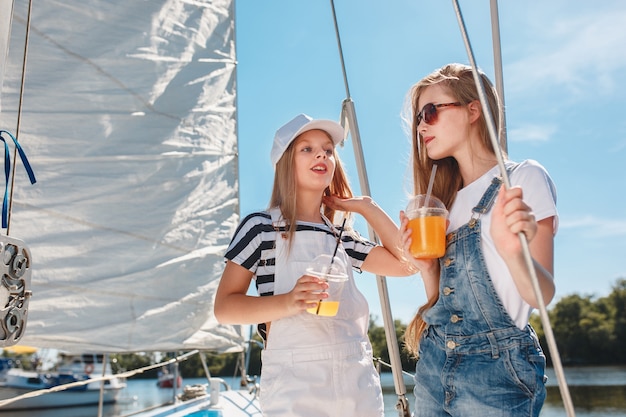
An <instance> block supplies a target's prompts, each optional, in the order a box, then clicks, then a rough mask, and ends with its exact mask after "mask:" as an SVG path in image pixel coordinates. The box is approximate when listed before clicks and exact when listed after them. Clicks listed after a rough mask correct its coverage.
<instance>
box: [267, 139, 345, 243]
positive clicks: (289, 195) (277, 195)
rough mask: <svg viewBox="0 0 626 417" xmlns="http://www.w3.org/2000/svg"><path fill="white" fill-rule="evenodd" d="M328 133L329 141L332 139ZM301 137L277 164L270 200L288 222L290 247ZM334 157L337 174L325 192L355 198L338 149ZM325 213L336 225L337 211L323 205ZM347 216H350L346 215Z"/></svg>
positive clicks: (293, 230)
mask: <svg viewBox="0 0 626 417" xmlns="http://www.w3.org/2000/svg"><path fill="white" fill-rule="evenodd" d="M322 132H324V133H326V135H327V136H328V137H329V139H331V141H332V138H331V137H330V135H329V134H328V133H327V132H326V131H324V130H322ZM298 138H299V136H298V137H296V138H295V139H294V140H293V141H292V142H291V143H290V144H289V146H288V147H287V149H286V150H285V152H284V153H283V155H282V157H281V158H280V159H279V161H278V162H277V163H276V171H275V173H274V186H273V188H272V196H271V198H270V207H278V208H280V211H281V213H282V215H283V219H284V220H285V222H286V227H287V239H288V240H289V247H290V248H291V243H292V242H293V235H294V233H295V232H296V228H295V224H296V201H297V200H296V193H297V192H298V188H297V186H296V177H295V175H294V154H295V151H294V148H295V145H294V144H295V143H296V141H297V140H298ZM333 156H334V157H335V172H334V174H333V178H332V180H331V182H330V185H329V186H328V188H327V189H326V190H325V194H326V195H330V194H333V195H336V196H338V197H340V198H351V197H353V196H354V194H353V193H352V189H351V188H350V183H349V181H348V176H347V175H346V172H345V170H344V169H343V165H342V163H341V159H340V158H339V154H338V153H337V149H336V147H334V148H333ZM322 207H323V213H324V216H326V218H328V219H329V220H330V221H331V222H332V223H333V224H335V222H336V219H335V214H336V213H335V210H333V209H331V208H330V207H328V206H326V205H324V204H322ZM346 215H348V214H347V213H346Z"/></svg>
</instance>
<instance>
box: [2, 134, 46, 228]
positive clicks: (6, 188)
mask: <svg viewBox="0 0 626 417" xmlns="http://www.w3.org/2000/svg"><path fill="white" fill-rule="evenodd" d="M3 133H6V134H7V135H9V136H10V137H11V139H13V143H15V148H16V149H17V152H18V153H19V154H20V158H21V159H22V164H24V168H25V169H26V173H27V174H28V178H29V179H30V183H31V184H34V183H36V182H37V180H36V179H35V173H34V172H33V169H32V168H31V167H30V163H29V162H28V158H26V154H25V153H24V151H23V150H22V147H21V146H20V144H19V142H18V141H17V139H15V136H13V135H12V134H11V132H8V131H6V130H0V140H2V142H3V143H4V177H5V183H4V200H3V201H2V228H3V229H6V228H7V226H8V224H7V223H8V220H7V219H8V202H9V176H10V173H11V156H10V155H9V145H8V144H7V142H6V141H5V139H4V137H3V136H2V134H3Z"/></svg>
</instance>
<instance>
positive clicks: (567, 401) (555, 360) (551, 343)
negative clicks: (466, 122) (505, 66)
mask: <svg viewBox="0 0 626 417" xmlns="http://www.w3.org/2000/svg"><path fill="white" fill-rule="evenodd" d="M452 3H453V4H454V10H455V12H456V16H457V19H458V22H459V27H460V29H461V34H462V36H463V41H464V43H465V48H466V49H467V55H468V58H469V60H470V64H471V66H472V73H473V75H474V82H475V83H476V88H477V90H478V96H479V98H480V103H481V105H482V108H483V113H484V114H485V119H486V121H487V128H488V130H489V136H490V138H491V144H492V146H493V148H494V150H495V153H496V157H497V158H498V165H499V167H500V175H501V176H502V179H503V182H504V186H505V187H506V188H507V189H508V188H510V187H511V184H510V181H509V176H508V173H507V171H506V168H505V167H504V158H503V156H502V149H501V147H500V143H499V142H498V135H497V133H496V128H495V124H494V121H493V116H492V114H491V112H490V111H489V106H488V104H487V99H486V97H485V86H484V85H483V82H482V79H481V78H480V75H479V73H478V68H477V67H476V62H475V60H474V53H473V51H472V46H471V44H470V41H469V38H468V36H467V29H466V27H465V22H464V21H463V16H462V14H461V9H460V7H459V2H458V0H452ZM518 236H519V238H520V242H521V244H522V250H523V253H524V258H525V261H526V265H527V267H528V271H529V273H530V278H531V283H532V286H533V290H534V291H535V297H536V298H537V303H538V304H539V315H540V316H541V323H542V324H543V330H544V332H545V336H546V340H547V342H548V348H549V350H550V355H551V357H552V365H553V367H554V371H555V373H556V376H557V379H558V381H559V389H560V391H561V397H562V398H563V404H564V406H565V410H566V411H567V415H568V416H569V417H573V416H574V415H575V414H574V407H573V405H572V399H571V397H570V393H569V389H568V387H567V384H566V382H565V374H564V373H563V366H562V364H561V358H560V356H559V351H558V349H557V346H556V341H555V339H554V333H553V332H552V326H551V325H550V318H549V317H548V311H547V309H546V305H545V302H544V300H543V295H542V293H541V289H540V288H539V281H538V279H537V272H536V271H535V267H534V265H533V259H532V256H531V254H530V249H529V248H528V241H527V240H526V235H525V234H524V233H523V232H520V233H518Z"/></svg>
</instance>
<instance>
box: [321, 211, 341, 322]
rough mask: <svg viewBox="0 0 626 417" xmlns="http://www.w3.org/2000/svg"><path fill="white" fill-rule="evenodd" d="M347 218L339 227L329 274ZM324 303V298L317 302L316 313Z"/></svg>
mask: <svg viewBox="0 0 626 417" xmlns="http://www.w3.org/2000/svg"><path fill="white" fill-rule="evenodd" d="M346 219H347V217H344V218H343V223H341V229H339V234H338V235H337V243H336V244H335V250H334V251H333V257H332V258H330V265H328V270H327V274H330V270H331V269H332V268H333V262H335V255H337V249H339V243H340V242H341V235H342V234H343V229H344V228H345V227H346ZM321 305H322V300H320V301H319V302H318V303H317V310H315V314H317V315H319V314H320V306H321Z"/></svg>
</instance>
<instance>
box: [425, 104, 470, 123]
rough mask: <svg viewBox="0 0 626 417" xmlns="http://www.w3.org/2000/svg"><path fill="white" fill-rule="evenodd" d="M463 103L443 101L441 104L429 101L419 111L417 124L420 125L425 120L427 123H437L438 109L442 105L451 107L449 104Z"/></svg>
mask: <svg viewBox="0 0 626 417" xmlns="http://www.w3.org/2000/svg"><path fill="white" fill-rule="evenodd" d="M462 105H463V104H461V103H459V102H458V101H457V102H456V103H441V104H433V103H427V104H425V105H424V107H422V110H421V111H420V112H419V113H417V116H415V126H416V127H417V126H419V124H420V123H422V120H424V121H425V122H426V123H427V124H429V125H432V124H435V123H437V109H438V108H441V107H449V106H462Z"/></svg>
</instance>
